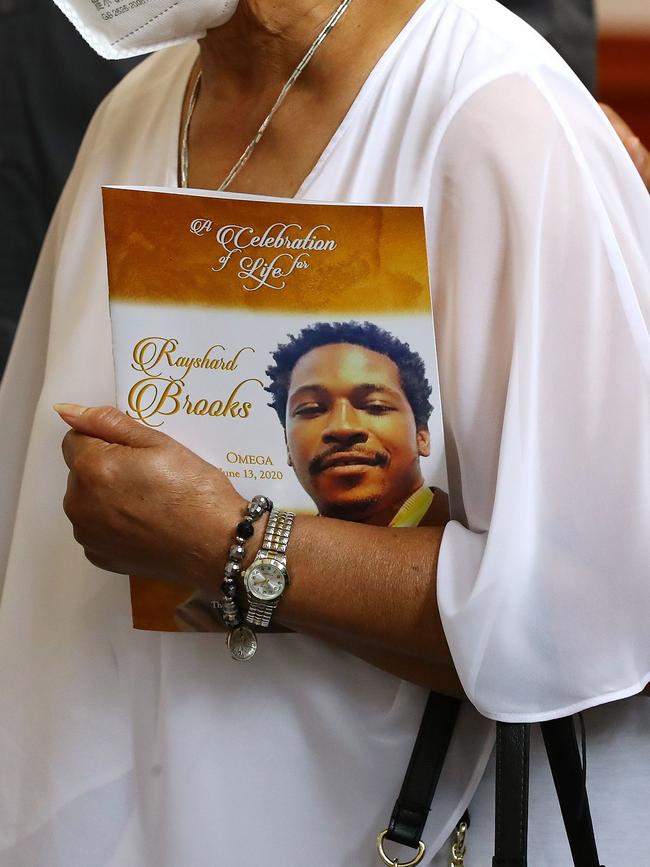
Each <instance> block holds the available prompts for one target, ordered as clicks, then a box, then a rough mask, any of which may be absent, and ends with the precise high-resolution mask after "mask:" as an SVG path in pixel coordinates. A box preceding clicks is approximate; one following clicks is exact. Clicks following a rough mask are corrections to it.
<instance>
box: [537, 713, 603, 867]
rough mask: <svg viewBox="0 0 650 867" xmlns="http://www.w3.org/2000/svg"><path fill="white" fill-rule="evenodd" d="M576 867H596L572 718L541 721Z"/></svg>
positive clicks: (595, 855) (595, 852) (595, 851)
mask: <svg viewBox="0 0 650 867" xmlns="http://www.w3.org/2000/svg"><path fill="white" fill-rule="evenodd" d="M541 728H542V736H543V738H544V745H545V746H546V753H547V755H548V761H549V764H550V766H551V773H552V774H553V782H554V783H555V788H556V790H557V796H558V800H559V802H560V809H561V810H562V818H563V820H564V827H565V828H566V833H567V837H568V838H569V846H570V847H571V855H572V856H573V863H574V865H575V867H599V865H600V860H599V858H598V850H597V848H596V838H595V836H594V826H593V824H592V821H591V812H590V810H589V798H588V797H587V789H586V786H585V773H584V766H583V761H585V760H586V759H585V757H583V759H582V761H581V759H580V751H579V749H578V739H577V737H576V730H575V725H574V722H573V719H572V717H565V718H564V719H558V720H550V721H549V722H544V723H542V724H541Z"/></svg>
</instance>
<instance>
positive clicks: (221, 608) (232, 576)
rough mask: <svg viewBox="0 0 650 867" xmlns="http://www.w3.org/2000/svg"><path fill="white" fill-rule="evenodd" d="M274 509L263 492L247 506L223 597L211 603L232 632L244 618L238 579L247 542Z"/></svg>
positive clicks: (230, 557) (228, 563)
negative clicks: (258, 522)
mask: <svg viewBox="0 0 650 867" xmlns="http://www.w3.org/2000/svg"><path fill="white" fill-rule="evenodd" d="M272 509H273V503H272V502H271V500H270V499H269V498H268V497H264V496H262V495H261V494H258V495H257V496H255V497H253V499H252V500H251V501H250V503H249V504H248V506H247V507H246V514H245V515H244V517H243V519H242V520H241V521H240V522H239V524H237V529H236V530H235V539H234V541H233V544H232V545H231V546H230V551H229V552H228V560H227V561H226V566H225V569H224V579H223V584H222V585H221V592H222V593H223V597H222V598H221V599H219V600H215V601H214V602H211V603H210V605H211V607H212V608H214V609H216V610H217V611H218V612H219V616H220V617H221V620H222V622H223V624H224V626H226V627H227V628H228V629H229V630H230V633H232V631H233V630H235V629H238V628H239V627H241V625H242V623H243V620H244V617H243V613H242V611H241V609H240V607H239V604H238V602H237V579H238V578H239V576H240V575H241V573H242V561H243V559H244V556H245V554H246V543H247V542H248V540H249V539H250V538H251V536H252V535H253V533H254V532H255V529H254V527H253V524H254V523H255V521H258V520H259V519H260V518H261V517H262V515H264V513H265V512H270V511H271V510H272ZM230 637H231V636H230V635H229V636H228V638H229V641H228V646H229V647H230V646H231V643H230ZM233 656H234V654H233ZM235 658H236V659H239V658H240V657H239V656H235Z"/></svg>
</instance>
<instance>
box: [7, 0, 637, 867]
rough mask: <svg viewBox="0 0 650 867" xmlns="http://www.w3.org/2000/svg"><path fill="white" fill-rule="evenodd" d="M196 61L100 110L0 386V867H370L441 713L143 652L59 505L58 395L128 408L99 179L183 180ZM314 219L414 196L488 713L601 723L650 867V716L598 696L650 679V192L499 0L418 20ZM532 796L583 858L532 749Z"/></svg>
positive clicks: (330, 683) (392, 697)
mask: <svg viewBox="0 0 650 867" xmlns="http://www.w3.org/2000/svg"><path fill="white" fill-rule="evenodd" d="M194 57H195V49H194V48H192V47H180V48H174V49H170V50H168V51H165V52H162V53H160V54H158V55H155V56H154V57H152V58H151V59H150V60H148V61H146V62H145V63H144V64H143V65H141V66H140V67H138V68H137V69H136V70H135V71H134V72H133V73H132V74H131V75H130V76H129V77H128V78H127V79H126V80H125V81H124V82H123V83H122V84H121V85H120V86H119V87H118V88H117V90H116V91H115V92H114V93H113V94H112V95H111V96H110V97H109V98H108V99H107V100H106V101H105V103H104V104H103V106H102V107H101V108H100V110H99V111H98V113H97V115H96V117H95V119H94V121H93V123H92V125H91V128H90V130H89V133H88V135H87V137H86V140H85V142H84V145H83V147H82V151H81V154H80V157H79V160H78V161H77V165H76V167H75V170H74V172H73V175H72V177H71V179H70V181H69V183H68V185H67V188H66V190H65V193H64V195H63V198H62V200H61V202H60V204H59V208H58V210H57V213H56V216H55V219H54V221H53V224H52V226H51V228H50V231H49V234H48V237H47V241H46V244H45V247H44V250H43V253H42V255H41V259H40V262H39V266H38V269H37V272H36V275H35V278H34V282H33V285H32V289H31V292H30V297H29V300H28V303H27V307H26V310H25V314H24V317H23V320H22V323H21V326H20V329H19V334H18V339H17V342H16V346H15V351H14V353H13V355H12V358H11V360H10V364H9V367H8V369H7V372H6V376H5V380H4V383H3V387H2V391H1V392H0V413H1V418H2V420H3V431H2V440H1V444H0V465H1V466H2V474H3V479H2V489H1V492H0V496H1V498H2V516H3V520H2V524H1V525H0V574H2V572H5V573H6V577H5V581H4V589H3V592H2V600H1V605H0V696H1V701H2V709H1V711H0V867H100V865H101V867H181V865H183V867H208V865H209V867H214V865H215V864H219V865H226V864H229V863H231V862H233V863H237V864H238V865H240V867H261V865H262V864H264V865H266V864H280V863H289V864H309V865H310V867H344V865H345V867H349V865H355V867H366V865H367V867H371V865H373V864H375V863H376V862H375V858H376V855H375V854H374V837H375V835H376V833H377V832H378V831H379V830H381V828H383V827H385V823H386V821H387V818H388V816H389V814H390V808H391V803H392V801H393V800H394V798H395V796H396V794H397V791H398V789H399V786H400V783H401V778H402V775H403V772H404V770H405V767H406V763H407V759H408V756H409V753H410V750H411V747H412V743H413V740H414V737H415V733H416V731H417V727H418V724H419V718H420V714H421V711H422V708H423V705H424V700H425V693H424V691H423V690H421V689H419V688H417V687H415V686H413V685H410V684H408V683H405V682H402V681H399V680H398V679H396V678H394V677H392V676H390V675H388V674H385V673H383V672H380V671H378V670H376V669H374V668H372V667H370V666H368V665H366V664H365V663H363V662H361V661H359V660H357V659H355V658H352V657H350V656H348V655H346V654H344V653H341V652H339V651H337V650H334V649H331V648H328V647H327V646H325V645H323V644H320V643H318V642H316V641H313V640H311V639H307V638H305V637H303V636H298V635H277V636H273V640H272V641H271V640H268V641H266V642H265V644H264V652H263V653H260V655H259V659H256V662H255V665H252V666H249V667H246V668H242V667H239V666H233V664H232V663H231V661H230V660H229V659H228V658H227V655H226V653H225V652H224V649H223V647H222V644H221V639H220V638H219V637H218V636H214V635H186V634H182V635H158V634H147V633H138V632H134V631H133V630H132V629H131V628H130V608H129V596H128V586H127V583H126V580H125V579H124V578H123V577H117V576H114V575H109V574H107V573H105V572H101V571H99V570H97V569H95V568H94V567H92V566H91V565H90V564H89V563H87V562H86V561H85V560H84V558H83V554H82V552H81V550H80V549H79V548H78V546H77V545H76V544H75V542H74V541H73V539H72V535H71V532H70V527H69V525H68V523H67V520H66V519H65V517H64V516H63V514H62V511H61V506H60V503H61V498H62V495H63V490H64V487H65V478H66V470H65V467H64V465H63V462H62V460H61V458H60V453H59V443H60V439H61V437H62V435H63V433H64V426H63V425H62V424H61V422H60V421H59V420H58V418H57V417H56V416H55V414H54V413H53V411H52V409H51V405H52V403H54V402H55V401H75V402H79V403H82V404H99V403H104V402H112V401H113V398H114V391H113V389H114V383H113V373H112V361H111V349H110V325H109V317H108V304H107V290H106V274H105V259H104V252H103V236H102V218H101V203H100V192H99V188H100V185H101V184H140V185H150V186H174V185H175V184H176V164H177V140H178V126H179V117H180V107H181V101H182V95H183V91H184V87H185V83H186V81H187V77H188V75H189V71H190V67H191V64H192V62H193V59H194ZM299 196H300V197H302V198H311V199H316V200H323V201H353V202H394V203H401V204H422V205H424V207H425V209H426V218H427V231H428V238H429V244H430V254H431V277H432V286H433V291H434V307H435V319H436V329H437V339H438V352H439V360H440V373H441V388H442V398H443V410H444V414H445V417H446V425H447V429H446V436H447V449H448V461H449V475H450V487H451V498H452V506H453V513H454V517H455V519H456V520H455V521H454V522H452V524H450V525H449V527H448V528H447V530H446V531H445V534H444V538H443V547H442V552H441V558H440V564H439V570H438V592H439V602H440V608H441V612H442V615H443V619H444V624H445V629H446V632H447V636H448V640H449V643H450V646H451V649H452V652H453V654H454V658H455V661H456V664H457V667H458V671H459V673H460V676H461V678H462V681H463V684H464V686H465V689H466V691H467V694H468V696H469V697H470V698H471V700H472V702H473V703H474V704H475V705H476V706H477V707H478V709H479V710H480V711H481V713H482V714H484V715H485V716H488V717H492V718H499V719H504V720H532V719H541V718H545V717H553V716H558V715H565V714H567V713H570V712H573V711H575V710H578V709H584V708H594V709H593V710H590V711H589V712H588V714H587V727H588V733H589V735H590V738H589V744H590V753H589V755H590V768H591V770H590V781H591V794H592V800H593V808H594V814H595V819H596V826H597V830H598V832H599V840H600V842H601V849H602V852H601V858H602V860H603V862H604V863H607V864H608V865H609V867H612V865H616V864H619V863H623V860H622V858H621V855H620V854H619V853H620V848H619V846H620V840H621V839H624V840H625V851H624V856H623V857H624V859H625V863H628V861H629V862H630V863H645V862H646V861H647V853H648V852H649V851H650V831H648V826H647V822H637V821H635V818H634V817H635V815H636V814H640V812H641V810H642V809H643V810H645V807H646V804H647V798H648V790H647V785H646V780H647V771H646V768H647V767H650V745H649V743H648V742H649V741H650V739H649V738H648V736H647V733H648V730H649V725H650V701H649V700H647V699H643V698H631V699H628V700H626V701H622V702H618V703H616V704H604V705H603V703H608V702H612V701H613V700H614V699H622V698H625V697H628V696H632V695H634V694H636V693H637V692H639V690H640V689H642V688H643V686H644V685H645V684H646V683H647V682H648V680H649V677H650V675H649V672H650V637H649V630H648V624H650V589H649V588H648V578H649V571H650V570H649V569H648V564H649V563H650V556H649V555H650V549H649V540H650V533H649V532H648V528H649V527H650V482H649V479H650V473H649V470H650V458H649V444H650V413H649V403H648V393H649V389H648V384H649V380H650V342H649V338H648V327H647V323H648V321H649V317H650V197H648V195H647V193H646V191H645V189H644V187H643V185H642V183H641V181H640V179H639V178H638V177H637V175H636V173H635V171H634V168H633V166H632V164H631V162H630V161H629V159H628V158H627V156H626V154H625V151H624V149H623V147H622V145H621V144H620V142H619V141H618V140H617V138H616V136H615V135H614V133H613V131H612V130H611V128H610V127H609V125H608V123H607V121H606V120H605V118H604V116H603V115H602V113H601V112H600V110H599V109H598V107H597V106H596V104H595V103H594V102H593V101H592V100H591V98H590V97H589V96H588V94H587V92H586V91H585V90H584V89H583V88H582V86H581V85H580V84H579V83H578V82H577V80H576V79H575V78H574V77H573V75H572V74H571V72H570V71H569V70H568V68H567V67H566V66H565V65H564V63H563V62H562V61H561V60H560V59H559V58H558V57H557V55H555V53H554V52H553V51H552V50H551V49H550V48H549V47H548V46H547V45H546V44H545V43H544V42H543V41H542V40H541V39H540V38H539V37H538V36H537V35H536V34H534V33H533V31H531V30H529V28H527V27H526V25H524V24H522V23H521V22H520V21H519V20H518V19H516V18H515V17H514V16H512V15H510V14H509V13H508V12H506V11H505V10H503V9H502V8H501V7H499V6H498V5H497V4H496V3H493V2H492V0H425V2H424V3H423V4H422V6H421V7H420V8H419V10H418V11H417V12H416V14H415V15H414V16H413V18H412V20H411V21H410V22H409V24H408V25H407V26H406V28H405V29H404V31H403V32H402V33H401V34H400V36H399V37H398V38H397V39H396V40H395V42H394V43H393V44H392V45H391V46H390V47H389V48H388V50H387V51H386V53H385V54H384V56H383V57H382V59H381V60H380V61H379V63H378V64H377V66H376V67H375V69H374V71H373V72H372V73H371V75H370V77H369V78H368V80H367V82H366V84H365V85H364V87H363V88H362V90H361V92H360V94H359V95H358V97H357V99H356V100H355V102H354V104H353V106H352V107H351V109H350V111H349V113H348V115H347V117H346V118H345V120H344V122H343V123H342V125H341V127H340V128H339V130H338V131H337V132H336V134H335V136H334V137H333V139H332V140H331V142H330V144H329V145H328V147H327V148H326V150H325V152H324V153H323V155H322V156H321V158H320V160H319V161H318V163H317V165H316V166H315V167H314V169H313V171H312V172H311V174H310V175H309V177H308V178H307V179H306V180H305V182H304V184H303V186H302V188H301V190H300V192H299ZM152 219H155V215H152ZM599 705H603V706H602V707H597V706H599ZM491 744H492V726H491V723H490V722H489V721H488V720H486V719H484V718H483V717H481V716H479V714H478V713H477V712H476V711H475V710H474V709H473V708H471V707H470V706H469V705H467V707H466V708H465V710H464V711H463V714H462V718H461V723H460V726H459V728H458V730H457V732H456V735H455V737H454V741H453V744H452V748H451V751H450V753H449V756H448V759H447V762H446V765H445V769H444V771H443V777H442V780H441V785H440V789H439V793H438V795H437V796H436V802H435V806H434V810H433V812H432V816H431V820H430V821H429V823H428V827H427V832H426V842H427V843H428V844H429V847H430V848H429V852H430V855H431V856H433V854H434V853H435V852H436V850H437V849H439V847H440V846H441V845H442V843H443V842H444V840H445V839H446V837H447V836H448V834H449V832H450V831H451V829H452V827H453V825H454V824H455V822H456V821H457V819H458V817H459V815H460V813H461V812H462V810H463V808H464V807H465V806H466V804H467V803H468V802H469V801H470V799H471V798H472V796H473V793H474V792H475V790H476V788H477V786H479V788H478V792H477V794H476V795H475V797H474V802H473V808H472V809H473V825H472V830H471V837H470V846H471V847H473V848H471V849H470V852H471V854H472V858H473V859H475V860H473V861H472V862H471V863H475V864H477V865H478V864H486V863H489V861H488V859H489V855H490V846H491V839H490V837H491V834H490V825H491V818H490V802H491V799H492V792H491V785H492V777H491V772H490V770H489V768H488V773H487V774H486V775H485V776H484V769H485V764H486V762H487V761H488V757H489V753H490V750H491ZM482 777H483V781H482V782H481V783H480V785H479V781H480V780H481V778H482ZM533 777H534V782H533V807H532V816H531V823H532V827H531V847H532V850H533V851H532V854H531V863H533V864H534V865H540V867H542V865H547V864H548V865H559V864H566V863H568V856H567V849H566V843H565V842H564V840H563V838H562V832H561V830H560V829H559V818H558V815H557V807H556V806H555V804H554V797H553V794H552V791H551V788H550V787H551V784H550V780H549V778H548V772H547V771H546V770H545V768H544V762H543V759H542V757H541V756H540V755H539V752H538V751H535V753H534V757H533ZM644 787H645V788H644ZM433 863H436V864H438V863H440V864H444V863H445V856H444V854H441V855H440V856H438V857H437V858H436V860H435V862H433Z"/></svg>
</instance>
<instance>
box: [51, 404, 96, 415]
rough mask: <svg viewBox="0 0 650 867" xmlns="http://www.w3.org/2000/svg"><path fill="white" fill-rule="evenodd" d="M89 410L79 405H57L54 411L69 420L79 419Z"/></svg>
mask: <svg viewBox="0 0 650 867" xmlns="http://www.w3.org/2000/svg"><path fill="white" fill-rule="evenodd" d="M87 409H88V407H86V406H80V405H79V404H78V403H55V404H54V410H55V412H58V414H59V415H63V416H67V417H68V418H79V416H80V415H83V414H84V413H85V411H86V410H87Z"/></svg>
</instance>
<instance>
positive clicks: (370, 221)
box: [103, 187, 447, 631]
mask: <svg viewBox="0 0 650 867" xmlns="http://www.w3.org/2000/svg"><path fill="white" fill-rule="evenodd" d="M103 197H104V220H105V231H106V246H107V259H108V282H109V291H110V312H111V322H112V331H113V352H114V359H115V378H116V389H117V405H118V406H119V408H120V409H121V410H123V411H124V412H125V413H127V415H129V416H130V417H131V418H134V419H137V420H138V421H139V422H140V423H141V424H143V425H148V426H150V427H152V428H154V429H156V430H160V431H163V432H164V433H166V434H168V435H169V436H171V437H174V438H175V439H177V440H179V441H180V442H182V443H184V444H185V445H186V446H188V447H189V448H190V449H192V450H193V451H195V452H196V453H197V454H199V455H200V456H201V457H203V458H204V459H205V460H207V461H209V462H210V463H212V464H213V465H214V466H216V467H218V468H219V469H221V470H222V471H223V472H224V473H225V474H226V475H227V476H228V478H229V479H230V480H231V481H232V484H233V485H234V486H235V488H236V489H237V490H238V491H239V493H240V494H242V496H244V497H246V498H248V499H249V498H251V497H253V496H254V495H255V494H265V495H267V496H269V497H270V498H271V499H272V500H273V502H274V503H275V504H276V505H277V506H279V507H281V508H283V509H289V510H292V511H295V512H296V513H298V514H312V515H317V514H321V515H327V516H334V517H338V518H342V519H346V520H353V521H354V520H356V521H367V522H370V523H374V524H385V525H391V526H400V527H409V526H417V525H419V524H422V525H435V524H437V523H441V522H442V521H443V520H444V513H445V510H446V494H445V491H446V490H447V479H446V468H445V459H444V447H443V433H442V418H441V412H440V396H439V387H438V371H437V364H436V353H435V340H434V326H433V317H432V311H431V299H430V290H429V279H428V268H427V254H426V244H425V233H424V220H423V213H422V209H421V208H416V207H394V206H384V205H344V204H342V205H337V204H334V205H333V204H318V203H310V202H300V201H294V200H282V199H271V198H264V197H250V196H242V195H237V194H220V193H215V192H209V191H194V190H189V191H188V190H166V189H165V190H163V189H150V188H133V187H107V188H105V189H104V190H103ZM441 516H443V517H441ZM233 532H234V527H233ZM220 584H221V576H219V575H215V598H217V599H218V598H219V596H220V591H219V587H220ZM131 600H132V607H133V623H134V626H135V627H136V628H140V629H154V630H163V631H176V630H181V631H185V630H186V629H187V628H188V624H190V625H191V628H194V629H199V630H202V631H203V630H204V629H205V630H208V629H209V628H210V626H209V625H208V626H206V622H207V621H206V620H205V619H203V620H201V618H198V621H197V618H195V617H193V616H191V614H188V613H187V612H189V611H190V609H191V608H192V606H193V605H195V603H196V594H193V592H192V589H191V588H189V587H186V586H183V585H182V584H178V585H175V584H170V583H168V582H164V581H157V580H154V579H152V578H139V577H137V576H134V577H132V578H131ZM205 610H206V611H208V612H209V611H213V609H210V608H209V606H206V607H205ZM207 616H208V617H210V616H213V617H214V618H216V617H217V614H216V612H214V611H213V614H212V615H210V614H208V615H207ZM197 623H198V625H197Z"/></svg>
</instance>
